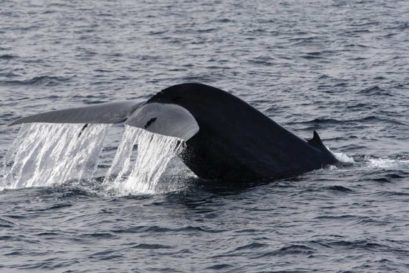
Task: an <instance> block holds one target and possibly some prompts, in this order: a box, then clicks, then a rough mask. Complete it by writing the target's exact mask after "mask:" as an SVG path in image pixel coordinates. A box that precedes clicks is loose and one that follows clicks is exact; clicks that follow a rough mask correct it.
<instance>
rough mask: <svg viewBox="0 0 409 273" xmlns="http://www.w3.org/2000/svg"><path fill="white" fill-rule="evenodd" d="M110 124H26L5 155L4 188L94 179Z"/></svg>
mask: <svg viewBox="0 0 409 273" xmlns="http://www.w3.org/2000/svg"><path fill="white" fill-rule="evenodd" d="M107 127H108V126H107V125H89V126H87V127H86V128H85V126H84V124H49V123H33V124H23V125H22V127H21V129H20V132H19V134H18V136H17V138H16V140H15V141H14V143H13V145H12V148H11V149H10V152H9V153H8V155H6V157H5V163H4V171H3V181H2V183H1V184H0V189H4V188H8V189H16V188H22V187H35V186H52V185H58V184H62V183H64V182H66V181H68V180H81V179H90V178H91V177H92V174H93V172H94V171H95V168H96V164H97V162H98V156H99V154H100V152H101V150H102V147H103V141H104V137H105V134H106V129H107Z"/></svg>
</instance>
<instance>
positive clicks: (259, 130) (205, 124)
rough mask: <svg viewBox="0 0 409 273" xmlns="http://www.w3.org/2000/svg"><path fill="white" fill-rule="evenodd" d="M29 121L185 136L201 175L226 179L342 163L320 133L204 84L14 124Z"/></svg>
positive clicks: (187, 154)
mask: <svg viewBox="0 0 409 273" xmlns="http://www.w3.org/2000/svg"><path fill="white" fill-rule="evenodd" d="M28 122H54V123H57V122H58V123H85V124H88V123H125V124H128V125H130V126H135V127H139V128H143V129H145V130H148V131H151V132H154V133H159V134H163V135H170V136H174V137H179V138H182V139H184V140H185V141H186V149H185V150H184V151H183V153H182V155H181V158H182V160H183V161H184V162H185V164H186V165H187V166H188V167H189V168H190V169H191V170H192V171H193V172H194V173H195V174H196V175H197V176H199V177H200V178H204V179H212V180H219V181H226V182H246V181H254V180H261V179H277V178H285V177H291V176H296V175H299V174H302V173H304V172H307V171H311V170H314V169H319V168H322V167H324V166H326V165H330V164H335V163H337V160H336V159H335V157H334V156H333V154H332V153H331V152H330V151H329V150H328V149H327V148H326V147H325V146H324V145H323V144H322V142H321V139H320V137H319V136H318V134H317V133H316V132H314V137H313V138H312V139H311V140H309V141H305V140H303V139H301V138H299V137H297V136H296V135H294V134H293V133H291V132H289V131H287V130H286V129H284V128H283V127H281V126H280V125H278V124H277V123H275V122H274V121H273V120H271V119H270V118H268V117H266V116H265V115H264V114H262V113H261V112H259V111H258V110H256V109H255V108H253V107H252V106H250V105H249V104H247V103H246V102H244V101H242V100H241V99H239V98H237V97H235V96H233V95H231V94H229V93H227V92H225V91H223V90H220V89H217V88H215V87H211V86H208V85H204V84H199V83H185V84H179V85H175V86H171V87H169V88H166V89H164V90H162V91H161V92H159V93H157V94H156V95H154V96H153V97H152V98H150V99H149V100H148V101H147V102H146V103H142V104H141V103H134V102H119V103H110V104H102V105H96V106H90V107H81V108H76V109H68V110H60V111H53V112H49V113H43V114H37V115H34V116H30V117H26V118H22V119H20V120H17V121H16V122H14V123H13V124H20V123H28ZM84 129H86V126H84Z"/></svg>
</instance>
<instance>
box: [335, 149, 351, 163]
mask: <svg viewBox="0 0 409 273" xmlns="http://www.w3.org/2000/svg"><path fill="white" fill-rule="evenodd" d="M332 154H333V155H334V156H335V158H336V159H337V160H338V161H340V162H342V163H348V164H353V163H355V160H354V159H353V158H352V157H351V156H349V155H347V154H345V153H341V152H332Z"/></svg>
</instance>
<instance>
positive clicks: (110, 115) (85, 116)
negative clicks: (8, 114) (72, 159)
mask: <svg viewBox="0 0 409 273" xmlns="http://www.w3.org/2000/svg"><path fill="white" fill-rule="evenodd" d="M139 105H140V103H136V102H113V103H104V104H98V105H92V106H86V107H79V108H71V109H65V110H58V111H51V112H46V113H41V114H36V115H32V116H28V117H24V118H21V119H18V120H16V121H14V122H13V123H11V124H10V126H11V125H16V124H22V123H34V122H42V123H111V124H112V123H121V122H124V121H126V120H127V119H128V117H129V116H130V115H131V114H132V113H133V112H134V111H135V110H136V108H137V107H138V106H139Z"/></svg>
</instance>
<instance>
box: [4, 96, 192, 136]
mask: <svg viewBox="0 0 409 273" xmlns="http://www.w3.org/2000/svg"><path fill="white" fill-rule="evenodd" d="M22 123H83V124H85V125H84V127H83V130H84V129H85V128H87V126H88V124H92V123H105V124H115V123H125V124H126V125H129V126H133V127H137V128H142V129H145V130H147V131H150V132H152V133H157V134H161V135H166V136H172V137H178V138H181V139H184V140H188V139H190V138H191V137H192V136H194V135H195V134H196V133H197V132H198V131H199V125H198V124H197V122H196V120H195V118H194V117H193V116H192V115H191V114H190V113H189V111H187V110H186V109H185V108H183V107H181V106H178V105H175V104H162V103H149V104H144V103H136V102H114V103H106V104H100V105H93V106H87V107H80V108H72V109H66V110H59V111H51V112H46V113H41V114H37V115H32V116H28V117H25V118H21V119H18V120H16V121H15V122H13V123H11V124H10V125H17V124H22ZM83 130H82V131H83ZM82 131H81V133H82ZM81 133H80V135H81Z"/></svg>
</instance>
